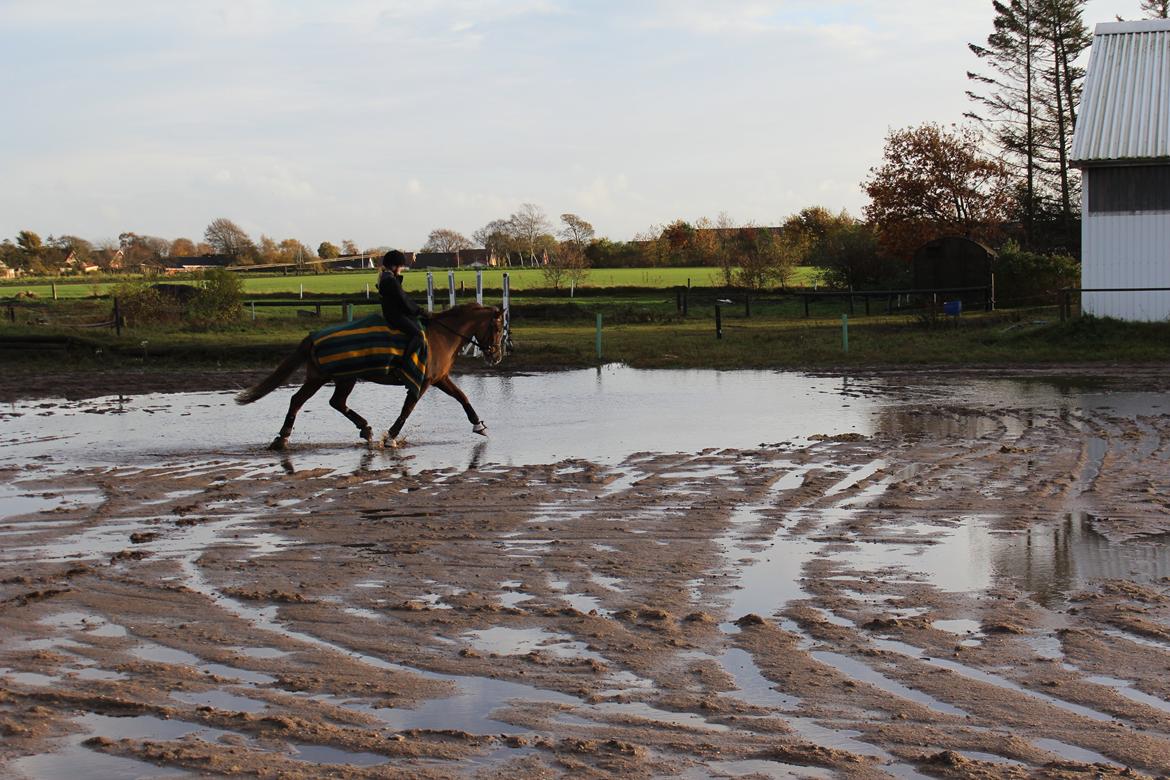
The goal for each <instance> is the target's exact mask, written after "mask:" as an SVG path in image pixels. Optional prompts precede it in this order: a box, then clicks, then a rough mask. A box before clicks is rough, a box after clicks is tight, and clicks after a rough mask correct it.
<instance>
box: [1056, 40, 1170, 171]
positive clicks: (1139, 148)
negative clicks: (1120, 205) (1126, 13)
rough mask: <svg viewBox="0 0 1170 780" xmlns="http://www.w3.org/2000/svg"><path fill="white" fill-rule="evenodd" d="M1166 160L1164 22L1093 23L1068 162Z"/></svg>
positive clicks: (1169, 110) (1169, 141)
mask: <svg viewBox="0 0 1170 780" xmlns="http://www.w3.org/2000/svg"><path fill="white" fill-rule="evenodd" d="M1153 159H1170V20H1165V19H1156V20H1148V21H1141V22H1111V23H1108V24H1099V25H1097V29H1096V30H1095V31H1094V34H1093V47H1092V54H1091V55H1090V57H1089V70H1088V74H1087V75H1086V77H1085V91H1084V95H1083V96H1082V98H1081V110H1080V115H1079V116H1078V117H1077V129H1076V133H1075V134H1074V136H1073V145H1072V160H1073V162H1074V163H1087V164H1092V163H1094V162H1104V161H1109V160H1119V161H1128V160H1153Z"/></svg>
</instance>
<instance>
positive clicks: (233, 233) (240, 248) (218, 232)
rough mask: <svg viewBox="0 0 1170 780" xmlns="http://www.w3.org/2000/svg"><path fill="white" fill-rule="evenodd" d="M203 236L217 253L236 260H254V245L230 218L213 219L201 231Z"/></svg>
mask: <svg viewBox="0 0 1170 780" xmlns="http://www.w3.org/2000/svg"><path fill="white" fill-rule="evenodd" d="M203 237H204V239H206V241H207V243H208V244H210V245H211V248H212V251H214V252H215V253H217V254H221V255H227V256H228V257H231V258H233V259H234V260H236V261H237V262H244V261H247V262H255V257H256V255H257V252H256V245H255V244H253V243H252V239H251V238H249V237H248V234H247V233H245V232H244V230H243V228H241V227H240V226H239V225H237V224H236V223H235V222H232V221H231V220H230V219H227V218H225V217H220V218H219V219H216V220H213V221H212V222H211V224H209V225H208V226H207V229H206V230H204V231H203Z"/></svg>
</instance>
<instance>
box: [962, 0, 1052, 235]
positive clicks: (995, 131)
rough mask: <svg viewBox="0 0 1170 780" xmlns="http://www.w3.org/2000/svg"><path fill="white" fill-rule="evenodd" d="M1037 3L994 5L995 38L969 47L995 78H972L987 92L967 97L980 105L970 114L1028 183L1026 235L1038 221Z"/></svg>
mask: <svg viewBox="0 0 1170 780" xmlns="http://www.w3.org/2000/svg"><path fill="white" fill-rule="evenodd" d="M1034 2H1035V0H1010V2H1008V3H1006V4H1005V3H1002V2H1000V0H994V2H992V6H993V7H994V8H995V13H996V16H995V20H994V26H995V32H993V33H992V34H991V35H990V36H988V38H987V45H986V46H980V45H978V44H974V43H972V44H970V45H969V48H970V49H971V51H972V52H973V53H974V54H975V56H976V57H978V58H979V59H981V60H983V61H984V62H985V63H986V64H987V67H988V68H989V69H990V70H991V73H992V75H983V74H979V73H974V72H971V71H968V72H967V78H968V79H970V80H971V81H973V82H975V83H976V84H979V85H980V86H981V87H982V88H983V90H984V91H983V92H982V93H981V92H976V91H975V90H968V91H967V97H969V98H970V99H971V100H973V101H974V102H975V103H976V104H978V106H979V109H978V110H977V111H969V112H967V116H968V117H970V118H972V119H975V120H976V121H978V122H979V123H980V124H982V125H983V126H984V127H985V128H986V129H988V130H989V131H990V132H991V137H992V138H993V139H994V140H995V142H996V143H997V144H998V146H999V147H1000V149H1001V151H1002V153H1003V157H1004V160H1005V162H1007V164H1008V165H1009V166H1011V167H1012V168H1013V169H1015V170H1016V171H1018V172H1019V173H1020V174H1021V175H1022V176H1023V180H1024V190H1023V195H1022V196H1021V202H1020V206H1021V212H1022V217H1023V223H1024V232H1025V234H1027V235H1028V236H1030V235H1031V234H1032V229H1033V224H1034V222H1035V218H1036V146H1037V139H1036V107H1037V104H1036V97H1035V85H1036V70H1037V60H1038V57H1039V52H1038V44H1039V41H1038V39H1037V36H1036V19H1035V13H1034V11H1033V8H1032V6H1033V4H1034Z"/></svg>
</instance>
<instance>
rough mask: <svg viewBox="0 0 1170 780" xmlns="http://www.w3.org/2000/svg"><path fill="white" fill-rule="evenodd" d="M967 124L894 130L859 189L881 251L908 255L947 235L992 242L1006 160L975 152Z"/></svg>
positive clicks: (1002, 210) (1006, 200)
mask: <svg viewBox="0 0 1170 780" xmlns="http://www.w3.org/2000/svg"><path fill="white" fill-rule="evenodd" d="M980 140H981V139H980V136H979V134H978V133H976V132H975V131H974V130H973V129H971V128H969V127H962V128H955V129H954V130H947V129H945V128H943V127H941V126H939V125H936V124H925V125H921V126H919V127H914V128H908V129H905V130H894V131H891V132H890V134H889V136H888V137H887V138H886V145H885V150H884V153H883V161H882V164H881V165H880V166H879V167H876V168H871V169H870V172H869V178H868V179H867V180H866V181H865V182H864V183H863V185H862V187H863V189H864V190H865V192H866V193H867V194H868V195H869V198H870V202H869V204H868V205H867V206H866V207H865V216H866V219H867V220H868V221H869V222H870V223H872V224H873V225H874V227H875V228H876V230H877V233H878V239H879V242H880V246H881V250H882V251H883V252H884V253H885V254H886V255H888V256H891V257H897V258H902V259H906V258H908V257H909V256H910V254H911V253H912V252H913V251H914V250H915V249H917V248H918V247H919V246H921V245H922V244H923V243H925V242H926V241H929V240H931V239H933V238H937V237H939V236H941V235H945V234H954V235H960V236H965V237H967V238H973V239H977V240H992V239H994V238H995V237H997V236H998V235H999V233H1000V232H1001V230H1002V225H1003V223H1004V222H1005V221H1006V219H1007V218H1008V213H1009V209H1010V206H1011V201H1012V188H1011V179H1010V176H1009V174H1008V170H1007V168H1006V166H1005V165H1004V164H1003V163H1002V162H1000V161H999V160H995V159H992V158H990V157H987V156H986V155H984V154H983V153H981V152H980V151H979V147H980Z"/></svg>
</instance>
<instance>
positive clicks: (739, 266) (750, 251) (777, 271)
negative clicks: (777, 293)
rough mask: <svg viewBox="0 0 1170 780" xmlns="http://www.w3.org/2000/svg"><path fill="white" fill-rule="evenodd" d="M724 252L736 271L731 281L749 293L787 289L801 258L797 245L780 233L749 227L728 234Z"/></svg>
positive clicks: (749, 225) (755, 226)
mask: <svg viewBox="0 0 1170 780" xmlns="http://www.w3.org/2000/svg"><path fill="white" fill-rule="evenodd" d="M724 249H725V250H726V251H727V253H728V255H729V258H730V261H731V263H732V264H733V265H734V268H735V270H734V272H733V275H732V279H733V281H734V282H735V284H737V285H739V286H740V287H746V288H747V289H749V290H763V289H765V288H767V287H772V286H777V285H779V286H784V285H786V284H787V283H788V278H789V276H790V275H791V273H792V267H793V266H794V265H796V261H797V260H798V259H799V257H800V250H799V246H798V244H797V243H796V242H795V241H793V240H792V239H791V238H790V237H788V236H786V235H784V233H783V232H782V231H780V230H776V229H773V228H768V227H760V226H758V225H752V224H747V225H744V226H742V227H739V228H736V229H735V230H734V231H731V233H730V234H729V235H728V236H727V237H726V238H725V239H724Z"/></svg>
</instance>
